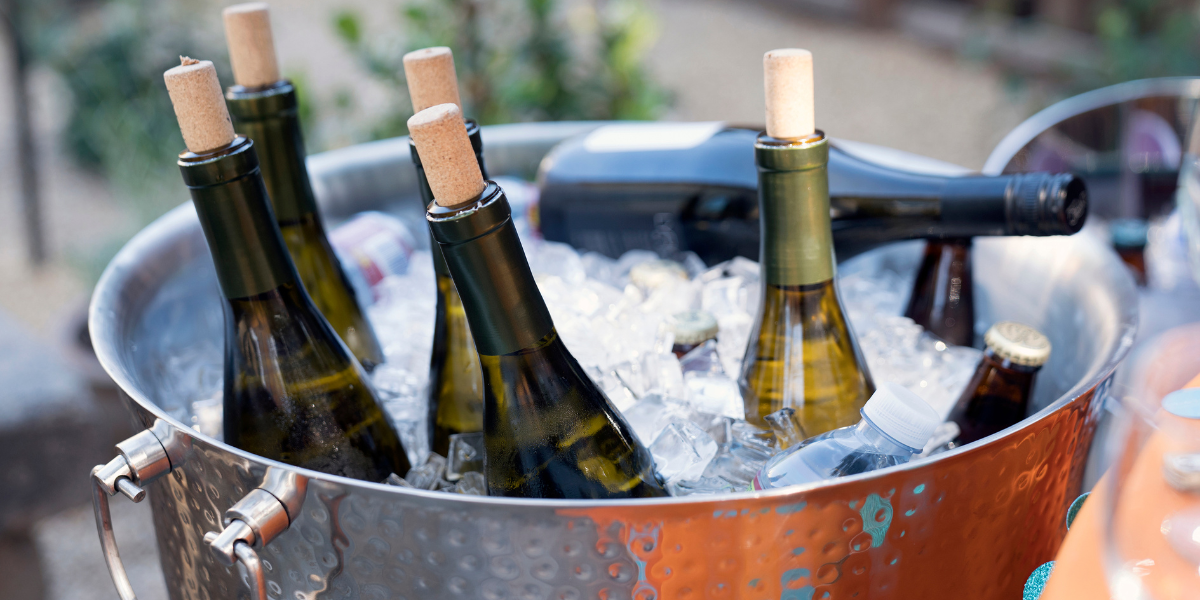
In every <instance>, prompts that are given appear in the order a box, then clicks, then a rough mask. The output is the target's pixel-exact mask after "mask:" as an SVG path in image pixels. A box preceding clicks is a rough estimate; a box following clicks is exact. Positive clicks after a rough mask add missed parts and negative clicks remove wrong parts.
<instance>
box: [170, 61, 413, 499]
mask: <svg viewBox="0 0 1200 600" xmlns="http://www.w3.org/2000/svg"><path fill="white" fill-rule="evenodd" d="M164 78H165V80H166V83H167V90H168V92H169V93H170V95H171V101H172V103H173V104H174V105H175V113H176V115H177V116H178V118H179V124H180V129H181V130H182V131H183V139H184V141H185V142H186V144H187V148H188V150H187V151H186V152H183V153H182V154H180V155H179V161H178V164H179V169H180V171H181V172H182V174H183V180H184V183H185V184H186V185H187V187H188V190H189V191H190V192H191V196H192V201H193V203H194V204H195V207H196V214H197V216H198V217H199V220H200V225H201V227H202V229H203V230H204V237H205V239H206V240H207V241H208V247H209V250H210V252H211V253H212V257H213V263H214V265H215V266H216V271H217V281H218V283H219V284H220V288H221V292H222V296H223V299H224V302H225V311H224V313H225V381H224V431H225V442H226V443H228V444H230V445H233V446H235V447H237V448H241V449H242V450H246V451H248V452H253V453H255V454H258V455H260V456H264V457H266V458H271V459H275V460H278V461H281V462H285V463H288V464H292V465H295V466H298V467H304V468H308V469H313V470H317V471H322V472H325V473H331V474H335V475H342V476H345V477H352V478H356V479H365V480H368V481H381V480H383V479H384V478H386V477H387V476H388V475H389V474H391V473H397V474H403V473H406V472H407V471H408V469H409V462H408V457H407V454H406V453H405V451H404V447H403V445H402V444H401V442H400V438H399V436H398V435H397V434H396V431H395V429H394V428H393V426H392V423H391V421H390V420H389V418H388V417H387V415H386V413H384V411H383V410H382V408H381V407H380V404H379V401H378V399H377V398H376V396H375V392H374V390H373V389H372V387H371V385H370V383H369V382H368V379H367V375H366V372H365V371H364V370H363V368H362V366H361V365H360V364H359V362H358V361H357V360H356V359H355V358H354V355H353V354H351V352H350V350H349V349H348V348H347V346H346V345H345V344H344V343H343V342H342V340H341V339H340V338H339V337H338V335H337V333H336V332H335V331H334V330H333V328H332V327H331V326H330V325H329V321H327V320H326V319H325V317H324V316H323V315H322V314H321V312H320V311H319V310H317V307H316V306H315V305H314V304H313V302H312V300H311V299H310V298H309V295H308V293H307V292H306V291H305V288H304V286H303V285H302V284H301V282H300V277H299V275H298V274H297V273H296V268H295V265H294V264H293V263H292V259H291V256H290V255H289V254H288V250H287V247H286V245H285V244H284V241H283V237H282V235H281V234H280V232H279V226H278V225H277V224H276V221H275V216H274V214H273V212H272V210H271V204H270V202H269V200H268V198H267V191H266V187H265V185H264V184H263V179H262V174H261V171H260V168H259V162H258V157H257V154H256V153H255V147H254V146H255V145H254V142H253V141H251V140H250V139H247V138H245V137H243V136H237V135H235V134H234V132H233V127H232V124H231V122H230V119H229V114H228V112H227V110H226V106H225V101H224V99H223V98H222V96H221V86H220V83H219V82H218V81H217V74H216V70H215V69H214V68H213V65H212V63H211V62H208V61H203V62H200V61H195V60H192V59H184V60H183V64H182V65H181V66H178V67H175V68H173V69H171V70H169V71H167V72H166V73H165V74H164Z"/></svg>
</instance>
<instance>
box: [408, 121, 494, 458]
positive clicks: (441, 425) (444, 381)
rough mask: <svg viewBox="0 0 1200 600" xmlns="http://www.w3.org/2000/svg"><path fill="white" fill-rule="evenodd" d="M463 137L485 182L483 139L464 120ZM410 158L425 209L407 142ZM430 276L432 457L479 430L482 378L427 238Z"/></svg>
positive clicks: (427, 198) (416, 159)
mask: <svg viewBox="0 0 1200 600" xmlns="http://www.w3.org/2000/svg"><path fill="white" fill-rule="evenodd" d="M466 125H467V138H468V139H470V140H471V147H472V149H473V150H474V151H475V160H476V162H477V163H478V164H479V172H480V173H481V174H482V175H483V177H484V179H487V169H486V168H485V167H484V164H483V137H482V135H481V134H480V129H479V125H478V124H476V123H475V122H474V121H471V120H468V121H466ZM409 153H410V155H411V156H412V160H413V164H414V166H416V168H417V187H418V189H419V191H420V193H421V200H422V201H423V202H424V205H425V207H429V206H432V205H433V203H434V201H433V190H431V189H430V188H429V181H428V179H426V177H425V167H424V166H423V165H422V164H421V157H420V155H418V154H417V147H416V145H415V144H413V143H412V141H411V140H410V141H409ZM429 246H430V250H431V253H432V254H433V271H434V273H435V274H436V276H437V307H436V312H435V315H434V328H433V354H432V355H431V356H430V360H429V439H430V441H431V442H432V448H433V451H434V452H437V453H438V454H441V455H443V456H444V455H446V453H447V452H449V450H450V436H451V435H453V434H456V433H474V432H478V431H483V374H482V372H481V371H480V367H479V356H478V354H477V353H476V351H475V340H474V339H473V338H472V337H471V329H470V327H469V326H468V325H467V316H466V311H465V310H464V309H463V305H462V298H461V297H460V296H459V295H458V290H457V289H456V288H455V287H454V279H453V278H452V277H451V276H450V270H449V269H448V268H447V267H446V259H445V257H443V256H442V248H441V246H440V245H439V244H438V243H437V241H436V240H433V239H432V238H431V243H430V244H429Z"/></svg>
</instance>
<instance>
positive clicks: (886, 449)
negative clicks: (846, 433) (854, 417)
mask: <svg viewBox="0 0 1200 600" xmlns="http://www.w3.org/2000/svg"><path fill="white" fill-rule="evenodd" d="M854 435H855V437H857V438H858V439H859V440H861V441H862V442H863V443H866V444H869V445H871V446H873V447H875V448H878V449H879V451H880V452H882V453H884V454H891V455H893V456H909V455H912V454H917V453H919V452H920V451H921V449H920V448H912V447H910V446H906V445H904V444H901V443H900V442H897V441H896V440H895V439H893V438H892V436H890V435H888V434H887V433H885V432H884V431H883V430H882V429H880V428H878V427H876V426H875V424H874V423H872V422H871V420H870V419H868V418H867V416H866V415H863V418H862V420H861V421H859V422H858V425H855V426H854Z"/></svg>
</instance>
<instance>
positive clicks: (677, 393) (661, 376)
mask: <svg viewBox="0 0 1200 600" xmlns="http://www.w3.org/2000/svg"><path fill="white" fill-rule="evenodd" d="M672 337H674V336H672ZM642 378H643V381H644V384H645V388H646V389H645V392H646V393H655V392H657V393H659V394H663V395H665V396H670V397H675V398H682V397H684V396H686V395H687V388H685V387H684V385H683V370H682V369H681V368H680V366H679V359H678V358H676V357H675V355H674V354H672V353H671V352H670V348H669V347H668V349H667V351H666V352H662V353H658V352H655V353H649V354H646V355H644V356H643V357H642Z"/></svg>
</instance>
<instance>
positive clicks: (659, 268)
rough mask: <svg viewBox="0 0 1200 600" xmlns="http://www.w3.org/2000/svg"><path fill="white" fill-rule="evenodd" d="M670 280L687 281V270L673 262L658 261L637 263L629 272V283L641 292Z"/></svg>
mask: <svg viewBox="0 0 1200 600" xmlns="http://www.w3.org/2000/svg"><path fill="white" fill-rule="evenodd" d="M672 279H679V280H682V281H687V279H688V272H687V269H684V268H683V265H681V264H679V263H677V262H675V261H673V260H663V259H659V260H652V261H648V262H644V263H638V264H636V265H634V266H633V268H632V269H630V270H629V283H632V284H633V285H636V286H638V287H640V288H642V289H643V290H653V289H654V288H657V287H658V286H660V285H662V284H664V283H666V282H668V281H670V280H672Z"/></svg>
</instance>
